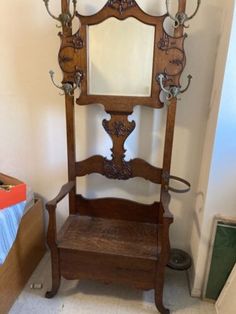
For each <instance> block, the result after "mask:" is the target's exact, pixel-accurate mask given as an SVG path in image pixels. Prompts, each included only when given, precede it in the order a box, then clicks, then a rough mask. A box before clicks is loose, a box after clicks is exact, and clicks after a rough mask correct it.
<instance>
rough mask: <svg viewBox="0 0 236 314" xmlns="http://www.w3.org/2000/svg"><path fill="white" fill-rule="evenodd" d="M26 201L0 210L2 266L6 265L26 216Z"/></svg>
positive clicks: (0, 253) (0, 256)
mask: <svg viewBox="0 0 236 314" xmlns="http://www.w3.org/2000/svg"><path fill="white" fill-rule="evenodd" d="M25 205H26V201H24V202H21V203H18V204H16V205H14V206H11V207H8V208H5V209H3V210H0V265H1V264H3V263H4V261H5V259H6V257H7V255H8V253H9V251H10V249H11V247H12V245H13V243H14V241H15V239H16V236H17V231H18V228H19V225H20V222H21V218H22V217H23V215H24V211H25Z"/></svg>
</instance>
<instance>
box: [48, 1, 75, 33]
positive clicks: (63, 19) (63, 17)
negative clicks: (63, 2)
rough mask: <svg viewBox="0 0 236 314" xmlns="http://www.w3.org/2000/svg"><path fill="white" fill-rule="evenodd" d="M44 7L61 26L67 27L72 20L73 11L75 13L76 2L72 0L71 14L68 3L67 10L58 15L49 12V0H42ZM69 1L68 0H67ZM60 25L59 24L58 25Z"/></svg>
mask: <svg viewBox="0 0 236 314" xmlns="http://www.w3.org/2000/svg"><path fill="white" fill-rule="evenodd" d="M43 2H44V4H45V7H46V9H47V11H48V14H49V15H50V16H51V17H52V18H53V19H54V20H57V21H59V22H60V23H61V25H62V26H63V27H69V26H70V23H71V22H72V20H73V18H74V17H75V13H76V4H77V0H72V3H73V14H71V13H70V11H69V4H68V12H66V13H61V14H60V15H59V16H58V17H56V16H55V15H54V14H52V13H51V11H50V9H49V0H43ZM69 3H70V1H69ZM58 27H61V26H58Z"/></svg>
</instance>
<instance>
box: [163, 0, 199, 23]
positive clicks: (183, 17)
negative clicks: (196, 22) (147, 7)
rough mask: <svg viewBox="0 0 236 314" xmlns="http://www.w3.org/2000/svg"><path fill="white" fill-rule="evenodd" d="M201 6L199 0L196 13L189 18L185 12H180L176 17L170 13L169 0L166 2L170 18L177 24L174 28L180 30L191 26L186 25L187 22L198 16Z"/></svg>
mask: <svg viewBox="0 0 236 314" xmlns="http://www.w3.org/2000/svg"><path fill="white" fill-rule="evenodd" d="M200 4H201V0H197V8H196V10H195V11H194V13H193V14H192V15H190V16H188V15H187V14H186V13H185V12H178V13H176V15H175V16H173V15H172V14H171V13H170V9H169V0H166V9H167V13H168V15H169V17H170V18H171V19H172V20H173V21H174V22H175V24H174V28H178V27H179V26H183V27H185V28H188V27H189V25H186V22H187V21H189V20H191V19H192V18H194V16H195V15H196V14H197V12H198V10H199V7H200Z"/></svg>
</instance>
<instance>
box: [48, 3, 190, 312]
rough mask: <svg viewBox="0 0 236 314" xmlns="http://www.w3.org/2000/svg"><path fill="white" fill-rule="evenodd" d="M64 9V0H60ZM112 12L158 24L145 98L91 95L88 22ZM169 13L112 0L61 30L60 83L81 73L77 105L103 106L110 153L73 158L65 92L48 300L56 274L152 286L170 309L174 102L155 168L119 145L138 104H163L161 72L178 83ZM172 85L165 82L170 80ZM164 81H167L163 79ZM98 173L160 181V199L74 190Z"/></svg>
mask: <svg viewBox="0 0 236 314" xmlns="http://www.w3.org/2000/svg"><path fill="white" fill-rule="evenodd" d="M61 3H62V12H66V11H67V6H68V1H67V0H61ZM185 7H186V0H179V12H185ZM110 17H115V18H117V19H118V20H125V19H127V18H129V17H134V18H136V19H138V20H139V21H141V22H142V23H145V24H148V25H153V26H154V27H155V40H154V59H153V73H152V87H151V96H150V97H129V96H128V97H127V96H106V95H104V96H101V95H90V94H89V93H88V83H87V79H88V64H87V44H88V43H87V34H86V30H87V27H88V26H89V25H96V24H99V23H101V22H103V21H105V20H106V19H108V18H110ZM166 17H167V15H163V16H160V17H154V16H150V15H148V14H146V13H145V12H143V11H142V10H141V9H140V7H139V6H138V5H137V3H136V2H135V1H134V0H127V1H118V0H116V1H111V0H109V1H108V2H107V4H106V5H105V6H104V8H103V9H102V10H100V11H99V12H97V13H96V14H94V15H92V16H82V15H80V14H77V18H79V20H80V23H81V26H80V29H79V30H78V31H77V32H76V33H75V34H72V27H71V25H69V26H64V27H63V31H62V33H60V39H61V48H60V51H59V55H58V61H59V64H60V67H61V69H62V72H63V83H70V84H73V83H74V82H75V76H76V73H77V72H78V71H80V73H82V81H81V94H80V96H79V98H78V99H76V103H77V104H78V105H89V104H102V105H103V106H104V109H105V111H106V112H107V113H109V114H110V116H111V118H110V120H104V121H103V123H102V124H103V127H104V129H105V131H106V132H107V133H108V135H109V136H110V137H111V139H112V142H113V147H112V148H111V157H110V158H105V157H103V156H99V155H96V156H91V157H89V158H88V159H86V160H83V161H78V162H76V160H75V135H74V134H75V130H74V97H71V96H68V95H67V96H66V97H65V103H66V119H67V143H68V176H69V181H70V182H69V183H68V184H66V185H65V186H64V187H63V188H62V190H61V192H60V193H59V195H58V196H57V197H56V198H55V199H54V200H53V201H51V202H49V203H48V204H47V206H46V207H47V210H48V212H49V227H48V235H47V241H48V244H49V247H50V250H51V257H52V258H51V260H52V289H51V291H49V292H47V294H46V297H48V298H51V297H53V296H54V295H55V294H56V293H57V291H58V289H59V286H60V278H61V276H64V277H65V278H67V279H79V278H89V279H96V280H102V281H104V282H111V283H112V282H119V283H124V284H128V285H131V286H134V287H137V288H140V289H154V290H155V303H156V307H157V309H158V310H159V311H160V312H161V313H169V310H168V309H166V308H165V307H164V305H163V288H164V272H165V266H166V264H167V262H168V259H169V254H170V241H169V227H170V224H171V223H172V222H173V216H172V214H171V212H170V211H169V203H170V194H169V193H168V188H169V179H170V167H171V157H172V145H173V137H174V126H175V115H176V99H172V100H171V102H170V105H169V106H168V109H167V120H166V134H165V146H164V156H163V164H162V167H161V168H158V167H154V166H152V165H150V164H149V163H147V162H146V161H145V160H142V159H139V158H136V159H131V160H129V161H126V160H125V149H124V143H125V141H126V139H127V137H128V136H129V135H130V134H131V132H132V131H133V130H134V128H135V122H134V121H129V120H128V116H129V115H130V114H131V113H132V112H133V108H134V106H136V105H144V106H150V107H152V108H162V107H163V102H162V101H161V99H160V98H159V96H160V91H161V90H160V86H159V83H158V82H157V80H156V77H157V75H158V74H160V73H166V74H167V75H168V77H169V81H170V82H171V84H173V85H177V86H179V84H180V76H181V73H182V71H183V69H184V66H185V63H186V58H185V53H184V40H185V38H186V36H185V35H184V33H183V27H182V26H180V27H178V29H176V30H175V34H174V37H172V36H170V35H168V34H167V33H166V31H165V30H164V27H163V23H164V20H165V18H166ZM170 82H169V83H170ZM165 84H168V82H165ZM91 173H99V174H101V175H104V176H106V177H107V178H110V179H118V180H128V179H130V178H134V177H141V178H144V179H146V180H149V181H151V182H153V183H156V184H160V185H161V196H160V201H158V202H155V203H153V204H150V205H148V204H140V203H136V202H133V201H129V200H123V199H117V198H104V199H95V200H91V199H85V198H84V197H83V196H82V195H76V191H75V182H76V177H77V176H85V175H89V174H91ZM68 193H69V200H70V209H69V212H70V215H69V217H68V219H67V221H66V222H65V224H64V226H63V228H62V230H61V231H60V232H59V234H57V230H56V207H57V203H58V202H59V201H60V200H61V199H62V198H63V197H65V196H66V195H67V194H68Z"/></svg>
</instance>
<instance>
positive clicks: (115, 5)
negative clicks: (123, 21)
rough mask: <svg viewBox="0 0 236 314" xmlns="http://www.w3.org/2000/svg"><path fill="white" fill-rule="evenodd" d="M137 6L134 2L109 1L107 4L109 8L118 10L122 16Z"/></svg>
mask: <svg viewBox="0 0 236 314" xmlns="http://www.w3.org/2000/svg"><path fill="white" fill-rule="evenodd" d="M136 5H137V4H136V2H135V1H134V0H109V1H108V3H107V6H108V7H110V8H112V9H115V10H118V11H119V12H120V14H122V13H123V12H124V11H126V10H128V9H130V8H132V7H135V6H136Z"/></svg>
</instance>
